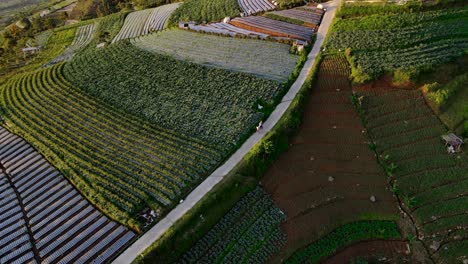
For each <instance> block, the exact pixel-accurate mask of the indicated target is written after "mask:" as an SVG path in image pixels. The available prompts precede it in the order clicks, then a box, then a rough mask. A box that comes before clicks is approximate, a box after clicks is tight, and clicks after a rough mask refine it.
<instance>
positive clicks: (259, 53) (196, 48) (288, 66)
mask: <svg viewBox="0 0 468 264" xmlns="http://www.w3.org/2000/svg"><path fill="white" fill-rule="evenodd" d="M133 44H134V45H136V46H137V47H139V48H142V49H144V50H148V51H152V52H157V53H161V54H166V55H170V56H172V57H174V58H176V59H181V60H188V61H192V62H195V63H199V64H202V65H205V66H214V67H220V68H224V69H227V70H233V71H239V72H245V73H251V74H255V75H257V76H259V77H263V78H267V79H272V80H277V81H286V80H287V79H288V77H289V75H290V74H291V73H292V71H293V70H294V67H295V65H296V62H297V59H298V56H296V55H291V54H290V53H289V45H287V44H280V43H274V42H269V41H268V42H266V41H260V40H253V39H238V38H226V37H219V36H213V35H205V34H198V33H193V32H188V31H185V30H166V31H164V32H159V33H157V34H151V35H149V36H145V37H141V38H138V39H136V40H135V41H134V42H133Z"/></svg>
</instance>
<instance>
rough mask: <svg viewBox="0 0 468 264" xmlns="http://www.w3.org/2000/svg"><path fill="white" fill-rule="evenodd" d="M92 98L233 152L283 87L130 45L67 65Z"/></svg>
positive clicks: (74, 80) (67, 72)
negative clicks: (262, 107)
mask: <svg viewBox="0 0 468 264" xmlns="http://www.w3.org/2000/svg"><path fill="white" fill-rule="evenodd" d="M64 74H65V76H66V78H67V79H68V80H70V81H71V82H72V83H73V84H74V85H76V86H77V87H79V88H81V89H82V90H83V91H85V92H86V93H88V94H89V95H91V96H95V97H97V98H99V99H101V100H104V101H105V102H107V103H109V104H111V105H113V106H115V107H117V108H119V109H125V110H126V111H127V112H129V113H132V114H134V115H136V116H139V117H142V118H144V119H146V120H147V121H150V122H152V123H154V124H157V125H158V126H162V127H165V128H168V129H171V130H174V131H176V132H177V133H181V134H185V135H187V136H191V137H196V138H199V139H201V140H204V141H206V142H210V143H212V144H215V145H217V146H218V147H219V148H221V149H224V151H229V150H231V149H232V147H233V146H234V145H235V144H237V143H239V142H240V141H241V139H242V138H243V137H246V136H247V135H249V134H250V132H251V129H253V128H254V127H255V125H256V124H257V123H258V122H259V121H260V120H261V119H262V118H263V117H264V114H263V113H261V112H259V111H258V110H257V109H256V107H257V103H258V102H259V101H262V102H265V103H273V102H274V100H275V98H276V97H277V96H278V95H279V93H280V92H281V91H282V89H283V87H282V86H281V85H280V84H279V83H278V82H275V81H269V80H264V79H260V78H258V77H255V76H253V75H250V74H244V73H236V72H230V71H225V70H222V69H214V68H207V67H203V66H200V65H198V64H194V63H188V62H184V61H179V60H175V59H173V58H171V57H168V56H165V55H160V54H155V53H150V52H146V51H143V50H141V49H138V48H137V47H135V46H133V45H131V44H130V43H128V42H123V43H116V44H113V45H111V46H110V47H108V48H106V49H103V50H97V51H92V52H88V53H87V54H84V55H83V56H78V57H76V58H75V59H74V60H73V61H72V62H70V63H68V64H66V65H65V67H64Z"/></svg>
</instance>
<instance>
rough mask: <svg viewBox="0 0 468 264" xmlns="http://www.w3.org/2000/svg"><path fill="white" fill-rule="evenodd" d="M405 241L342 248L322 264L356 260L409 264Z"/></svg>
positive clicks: (338, 263)
mask: <svg viewBox="0 0 468 264" xmlns="http://www.w3.org/2000/svg"><path fill="white" fill-rule="evenodd" d="M407 250H408V247H407V243H406V242H405V241H397V240H396V241H386V240H376V241H364V242H358V243H356V244H353V245H351V246H349V247H346V248H344V249H343V250H341V251H340V252H338V253H336V254H335V255H334V256H332V257H330V258H328V259H327V260H325V261H323V264H344V263H352V261H353V260H356V259H365V260H366V261H369V263H410V259H409V257H408V256H407V254H408V252H407Z"/></svg>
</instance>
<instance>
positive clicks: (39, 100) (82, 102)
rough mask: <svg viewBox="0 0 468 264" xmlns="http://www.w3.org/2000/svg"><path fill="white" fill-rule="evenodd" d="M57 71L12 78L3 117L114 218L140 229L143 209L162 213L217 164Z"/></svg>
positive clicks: (202, 150)
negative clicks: (139, 220) (97, 96)
mask: <svg viewBox="0 0 468 264" xmlns="http://www.w3.org/2000/svg"><path fill="white" fill-rule="evenodd" d="M62 70H63V65H56V66H54V67H51V68H48V69H45V70H42V71H36V72H34V73H32V74H28V75H24V76H23V77H21V78H17V79H14V80H11V81H10V82H9V83H8V84H7V85H6V86H5V87H4V88H3V89H2V91H1V97H0V101H1V105H2V111H3V117H4V118H5V119H6V120H7V122H8V124H9V125H11V128H12V130H14V131H15V132H18V134H20V135H23V136H24V137H25V139H26V140H28V141H29V142H30V143H31V144H33V145H34V146H35V147H36V148H37V149H39V150H40V152H41V153H42V154H44V155H45V156H47V157H48V158H49V159H51V160H53V161H54V165H56V166H57V167H58V169H60V170H61V172H62V173H65V176H67V177H68V178H69V179H70V181H71V182H72V183H73V184H74V185H75V186H77V188H78V189H79V190H80V191H81V192H82V193H83V194H84V195H85V196H86V197H87V198H88V199H89V200H90V201H91V202H92V203H94V204H95V205H96V206H97V207H98V208H99V209H100V210H102V211H103V212H105V213H106V214H107V215H109V216H111V218H113V219H114V220H118V221H120V222H122V223H125V224H127V225H129V226H131V227H133V228H136V229H138V228H140V227H141V225H142V223H140V222H138V221H136V220H135V219H136V214H137V213H139V212H140V210H141V209H143V208H145V207H150V208H153V209H154V210H155V211H156V213H157V214H159V215H161V213H163V212H164V211H165V209H167V208H168V207H170V206H171V205H172V204H174V203H176V202H178V201H179V199H180V196H181V195H184V194H185V193H186V192H187V190H189V189H190V188H192V187H193V186H194V185H195V184H197V183H198V182H199V181H200V180H201V179H203V177H204V176H206V175H207V174H209V173H210V172H211V171H212V170H213V169H214V168H215V167H217V165H218V164H219V162H220V160H221V154H220V151H219V150H218V149H217V148H215V147H213V146H211V145H209V144H207V143H204V142H203V141H201V140H196V139H193V138H190V137H186V136H183V135H181V134H178V133H175V132H173V131H170V130H167V129H163V128H161V127H158V126H155V125H150V124H148V123H145V122H141V121H139V120H135V119H134V118H133V117H132V118H131V117H129V116H127V115H126V114H125V113H123V112H121V111H118V110H116V109H113V108H111V107H109V106H108V105H106V104H104V103H102V102H99V101H96V100H95V99H93V98H91V97H89V96H87V95H85V94H83V93H82V92H81V91H79V90H78V89H77V88H75V87H74V86H73V85H72V84H70V83H69V82H68V81H67V80H65V79H64V77H63V75H62Z"/></svg>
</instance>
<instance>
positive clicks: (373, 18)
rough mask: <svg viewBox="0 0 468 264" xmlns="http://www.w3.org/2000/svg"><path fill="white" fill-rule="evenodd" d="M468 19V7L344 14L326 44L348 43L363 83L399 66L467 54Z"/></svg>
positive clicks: (420, 66) (410, 70) (428, 64)
mask: <svg viewBox="0 0 468 264" xmlns="http://www.w3.org/2000/svg"><path fill="white" fill-rule="evenodd" d="M467 21H468V7H462V8H452V9H445V10H436V11H426V12H414V13H397V14H385V15H383V14H375V15H368V16H363V17H357V18H347V19H340V20H337V22H336V23H335V24H334V27H333V32H331V34H330V37H329V38H328V41H327V43H326V48H327V49H328V50H345V49H349V51H350V56H351V61H352V66H353V78H354V81H356V82H358V83H362V82H364V81H368V80H372V79H375V78H377V77H378V76H380V75H382V74H383V73H385V72H387V73H393V72H394V71H396V70H400V71H403V72H405V73H407V74H408V75H414V74H417V73H418V72H419V71H422V70H427V69H431V68H433V67H435V66H436V65H439V64H442V63H445V62H448V61H451V60H453V59H454V58H456V57H459V56H462V55H463V54H464V50H466V48H467V47H468V26H467V25H468V23H467Z"/></svg>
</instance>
